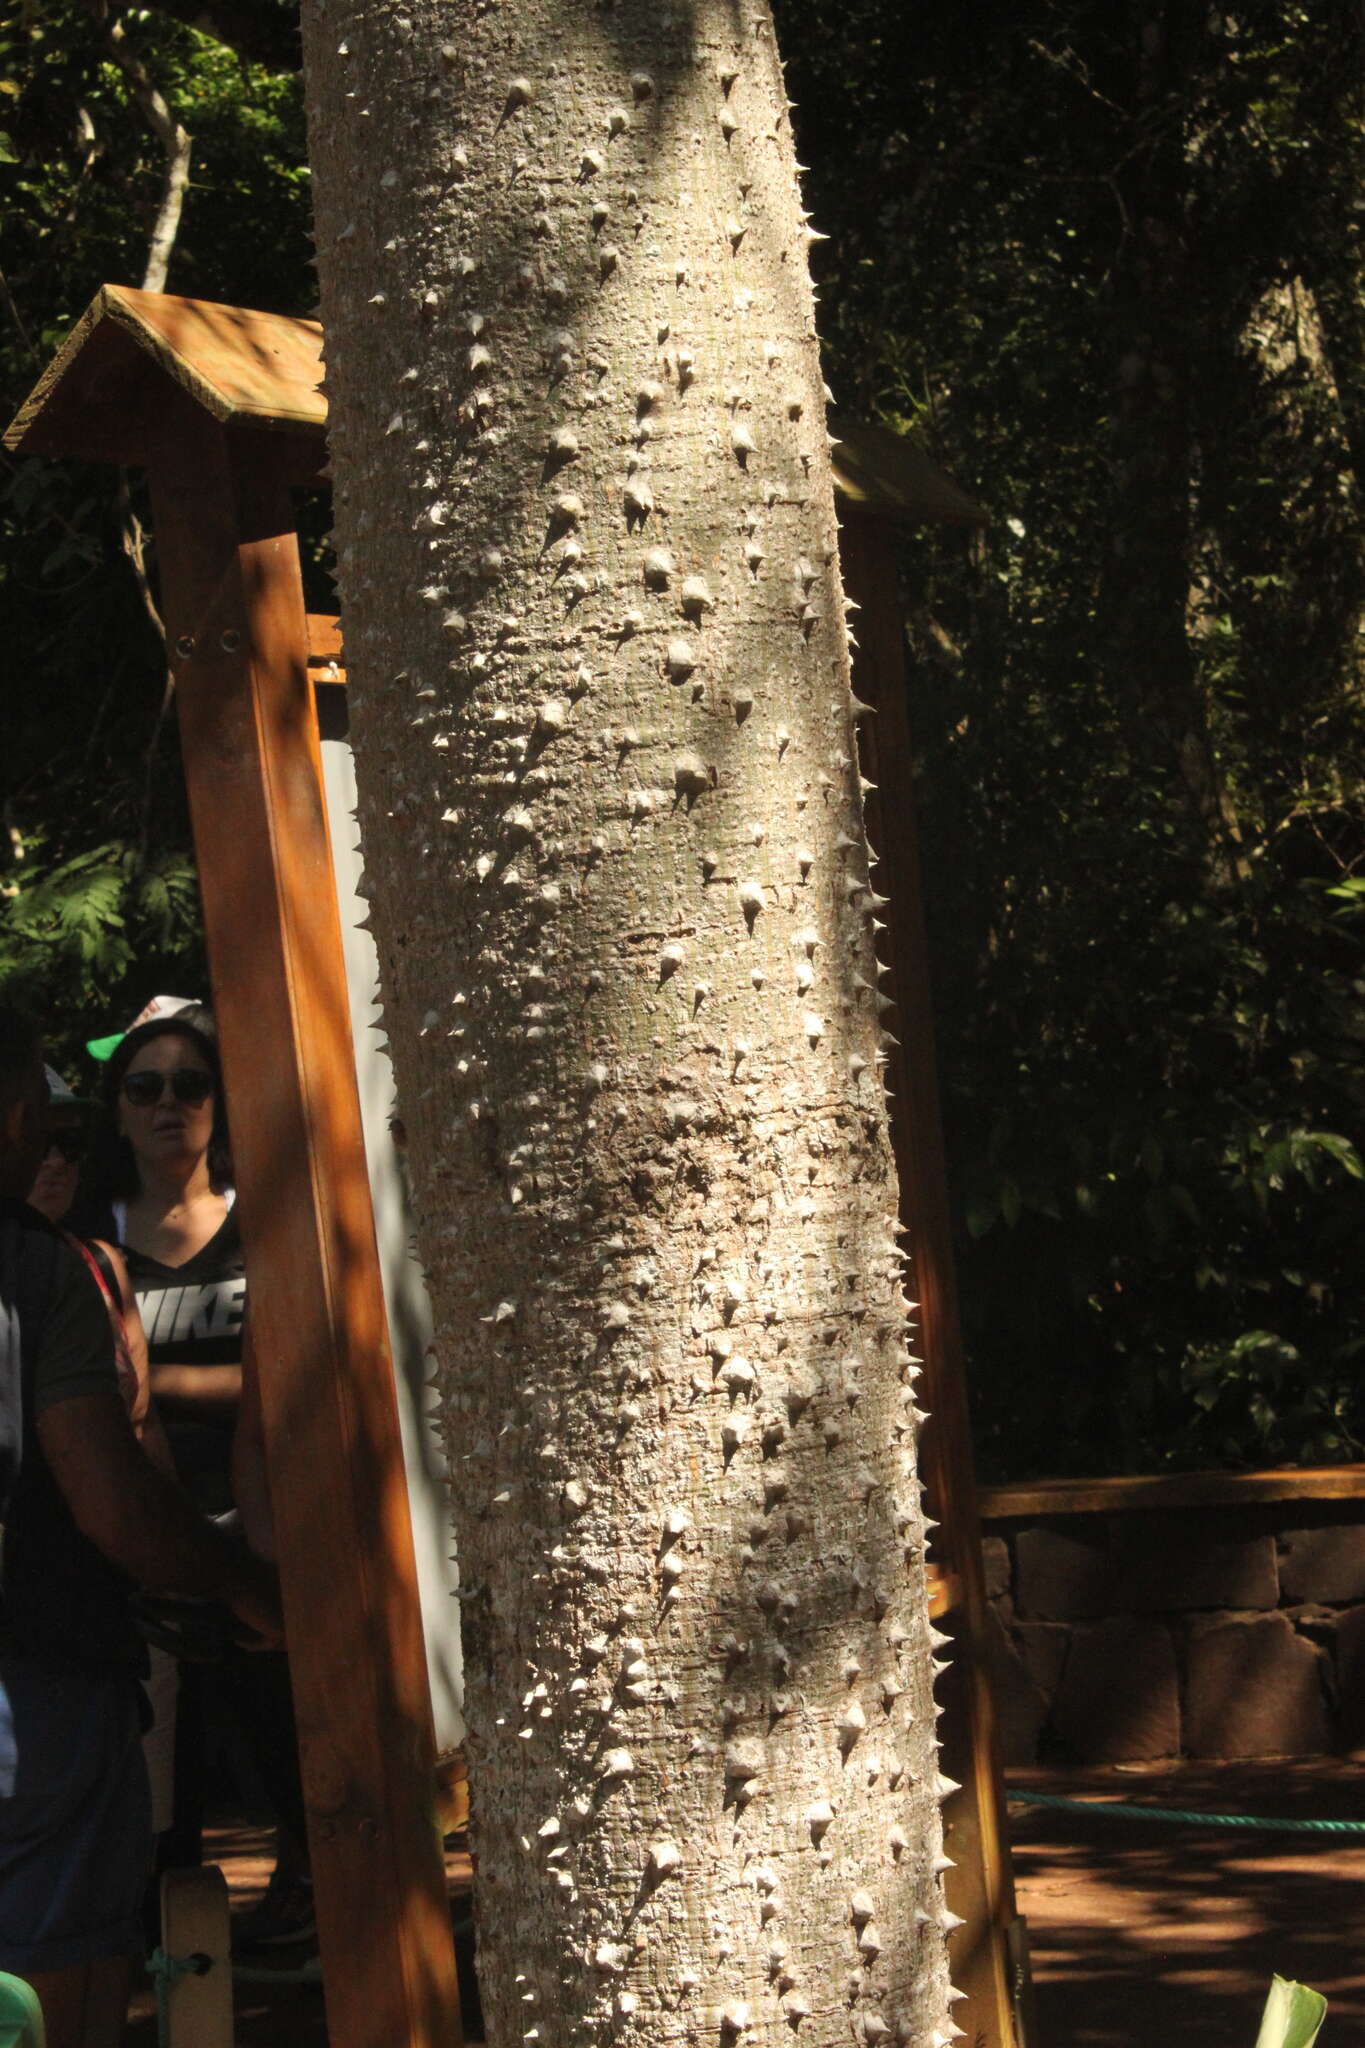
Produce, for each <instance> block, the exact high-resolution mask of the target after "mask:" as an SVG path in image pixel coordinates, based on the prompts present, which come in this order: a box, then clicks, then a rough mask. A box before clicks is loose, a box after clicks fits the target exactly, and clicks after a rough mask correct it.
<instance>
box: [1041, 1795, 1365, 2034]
mask: <svg viewBox="0 0 1365 2048" xmlns="http://www.w3.org/2000/svg"><path fill="white" fill-rule="evenodd" d="M1010 1784H1011V1786H1018V1787H1028V1788H1031V1789H1033V1790H1035V1791H1047V1792H1062V1793H1069V1794H1071V1795H1073V1796H1076V1797H1084V1798H1088V1797H1096V1798H1108V1799H1122V1800H1126V1801H1132V1802H1134V1803H1137V1804H1141V1805H1150V1806H1175V1807H1184V1808H1189V1809H1194V1810H1197V1811H1202V1812H1216V1813H1256V1814H1275V1815H1285V1816H1287V1817H1290V1818H1297V1819H1307V1818H1325V1819H1335V1820H1357V1819H1361V1820H1365V1771H1363V1770H1362V1768H1361V1766H1360V1764H1359V1763H1353V1762H1337V1761H1329V1762H1325V1763H1311V1764H1303V1763H1269V1764H1255V1765H1246V1764H1237V1765H1231V1764H1225V1765H1219V1766H1212V1767H1210V1766H1200V1765H1184V1766H1181V1767H1177V1768H1175V1769H1170V1768H1164V1769H1162V1770H1159V1771H1152V1770H1144V1771H1140V1772H1139V1771H1132V1770H1092V1771H1017V1772H1011V1773H1010ZM1010 1814H1011V1830H1010V1831H1011V1837H1012V1840H1013V1845H1014V1869H1015V1883H1016V1886H1017V1888H1018V1893H1019V1906H1020V1911H1021V1912H1022V1913H1024V1914H1025V1916H1026V1917H1027V1920H1028V1923H1029V1935H1030V1941H1031V1947H1032V1953H1033V1975H1034V1983H1035V1986H1036V1994H1037V2004H1038V2022H1039V2025H1038V2034H1039V2039H1038V2042H1037V2043H1036V2044H1031V2048H1253V2043H1254V2042H1255V2039H1256V2029H1257V2025H1258V2023H1259V2019H1260V2011H1261V2007H1262V2005H1263V2004H1264V2001H1265V1994H1266V1991H1267V1989H1268V1987H1269V1981H1270V1976H1271V1973H1272V1971H1275V1970H1278V1971H1279V1973H1280V1974H1281V1976H1286V1977H1297V1978H1299V1979H1300V1980H1301V1981H1302V1982H1303V1983H1306V1984H1312V1985H1314V1986H1315V1987H1316V1989H1318V1990H1319V1991H1321V1992H1323V1993H1324V1994H1325V1995H1326V1997H1327V1999H1328V2016H1327V2023H1326V2025H1325V2027H1324V2029H1323V2033H1322V2048H1360V2044H1361V2043H1365V1929H1363V1928H1362V1917H1365V1835H1362V1836H1358V1837H1332V1836H1326V1835H1316V1836H1315V1835H1285V1834H1249V1833H1248V1834H1243V1833H1240V1832H1239V1833H1232V1832H1229V1831H1225V1830H1222V1829H1212V1828H1202V1829H1198V1828H1185V1827H1172V1826H1167V1825H1158V1824H1154V1823H1149V1822H1131V1821H1121V1820H1103V1819H1100V1818H1099V1817H1097V1816H1093V1815H1090V1814H1074V1815H1073V1814H1060V1813H1055V1812H1046V1811H1043V1810H1041V1809H1038V1808H1031V1807H1023V1806H1018V1805H1016V1806H1012V1807H1011V1810H1010Z"/></svg>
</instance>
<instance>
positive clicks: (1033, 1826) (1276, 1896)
mask: <svg viewBox="0 0 1365 2048" xmlns="http://www.w3.org/2000/svg"><path fill="white" fill-rule="evenodd" d="M1009 1783H1010V1785H1011V1786H1012V1787H1020V1788H1028V1789H1031V1790H1034V1791H1046V1792H1060V1793H1064V1794H1067V1795H1070V1796H1074V1797H1078V1798H1086V1799H1096V1800H1100V1799H1111V1800H1113V1799H1120V1800H1124V1801H1127V1802H1130V1803H1133V1804H1136V1805H1148V1806H1177V1807H1186V1808H1193V1809H1196V1810H1199V1811H1202V1812H1214V1813H1256V1814H1272V1815H1282V1816H1286V1817H1289V1818H1295V1819H1332V1820H1357V1819H1365V1768H1362V1765H1361V1764H1360V1763H1358V1762H1352V1761H1335V1760H1327V1761H1324V1762H1313V1763H1283V1762H1282V1763H1274V1762H1272V1763H1258V1764H1222V1765H1185V1766H1178V1765H1177V1766H1174V1767H1171V1768H1161V1769H1150V1768H1144V1769H1142V1770H1122V1769H1111V1770H1086V1771H1063V1770H1051V1771H1013V1772H1011V1773H1010V1774H1009ZM1010 1835H1011V1840H1012V1843H1013V1848H1014V1868H1015V1881H1016V1885H1017V1887H1018V1893H1019V1908H1020V1911H1021V1912H1022V1913H1023V1914H1024V1915H1025V1916H1026V1918H1027V1920H1028V1923H1029V1934H1030V1939H1031V1944H1032V1951H1033V1972H1034V1982H1035V1987H1036V1993H1037V2004H1038V2021H1039V2026H1038V2039H1037V2041H1036V2042H1031V2043H1030V2044H1029V2048H1252V2044H1253V2043H1254V2041H1255V2039H1256V2028H1257V2025H1258V2022H1259V2019H1260V2012H1261V2007H1262V2005H1263V2004H1264V2002H1265V1994H1266V1989H1267V1987H1268V1985H1269V1981H1270V1976H1271V1973H1272V1971H1275V1970H1278V1971H1279V1972H1280V1974H1281V1975H1282V1976H1287V1977H1297V1978H1299V1979H1300V1980H1301V1981H1302V1982H1304V1983H1307V1984H1312V1985H1315V1986H1316V1987H1317V1989H1318V1990H1319V1991H1322V1992H1324V1993H1325V1994H1326V1997H1327V1999H1328V2002H1329V2004H1328V2017H1327V2026H1326V2028H1325V2030H1324V2034H1323V2048H1354V2044H1356V2043H1360V2042H1362V2041H1365V1940H1363V1939H1362V1938H1361V1934H1360V1922H1361V1909H1360V1902H1361V1899H1362V1896H1365V1889H1363V1888H1365V1835H1362V1836H1357V1837H1351V1836H1344V1837H1343V1836H1331V1835H1284V1834H1261V1833H1256V1834H1252V1833H1240V1832H1238V1833H1234V1832H1231V1831H1225V1830H1222V1829H1211V1828H1193V1827H1190V1828H1186V1827H1172V1826H1168V1825H1162V1824H1155V1823H1148V1822H1138V1821H1127V1820H1117V1819H1104V1818H1102V1817H1101V1816H1100V1815H1099V1814H1096V1813H1080V1814H1073V1813H1057V1812H1052V1811H1046V1810H1043V1809H1041V1808H1037V1807H1024V1806H1019V1805H1012V1806H1011V1808H1010ZM208 1849H209V1854H210V1855H211V1856H212V1857H213V1858H214V1860H216V1861H218V1862H220V1863H221V1864H222V1865H223V1868H224V1870H225V1872H226V1874H227V1878H228V1883H229V1886H230V1888H231V1893H232V1910H233V1913H234V1915H237V1914H241V1913H245V1912H247V1911H248V1910H249V1909H250V1907H251V1906H252V1905H253V1904H254V1903H255V1901H256V1900H257V1899H258V1898H259V1897H260V1895H261V1893H262V1892H263V1891H264V1889H265V1885H266V1880H267V1879H268V1877H269V1875H270V1837H269V1832H268V1830H266V1829H265V1828H263V1827H260V1826H258V1825H255V1824H253V1823H251V1822H248V1821H244V1820H232V1821H228V1822H225V1823H222V1824H220V1825H218V1826H216V1827H214V1828H213V1829H211V1830H210V1837H209V1845H208ZM447 1870H448V1874H449V1876H450V1879H451V1882H452V1887H453V1888H454V1889H455V1890H457V1891H458V1890H460V1889H463V1888H464V1887H465V1886H467V1884H468V1882H469V1865H468V1859H467V1858H465V1857H458V1856H452V1857H450V1858H448V1859H447ZM128 2042H129V2048H155V2042H156V2017H155V2009H154V2005H153V2001H152V1999H151V1997H150V1995H149V1994H148V1993H145V1992H144V1993H142V1994H140V1995H139V1997H138V1999H137V2002H136V2004H135V2006H134V2009H133V2022H132V2025H131V2026H130V2028H129V2034H128ZM236 2042H237V2048H327V2030H326V2021H325V2017H324V2013H323V2001H322V1993H321V1991H320V1989H318V1988H317V1987H316V1986H310V1985H300V1984H290V1983H284V1982H282V1983H280V1984H278V1985H274V1984H271V1985H261V1984H259V1983H250V1984H248V1983H240V1982H239V1983H238V1984H237V1986H236Z"/></svg>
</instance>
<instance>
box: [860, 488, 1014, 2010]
mask: <svg viewBox="0 0 1365 2048" xmlns="http://www.w3.org/2000/svg"><path fill="white" fill-rule="evenodd" d="M839 552H840V560H841V565H842V569H843V577H844V588H845V589H846V591H847V592H848V595H849V596H850V597H851V598H852V599H853V600H854V602H855V603H856V604H857V605H858V606H859V607H860V609H859V610H858V611H857V612H855V613H854V614H853V622H852V623H853V629H854V634H855V637H856V639H857V642H858V648H857V651H856V653H855V656H854V662H853V681H854V687H855V689H856V690H857V691H858V694H859V696H860V697H862V698H863V699H864V700H865V701H866V702H868V703H870V704H872V705H874V706H875V707H876V716H875V717H874V718H870V719H865V720H864V721H863V723H862V725H861V727H860V729H859V748H860V752H861V754H862V766H863V773H864V775H865V776H867V777H868V779H869V780H870V781H872V782H874V783H877V784H879V785H880V789H879V790H878V791H874V792H873V793H872V794H871V795H870V796H869V799H868V805H867V822H868V837H869V839H870V840H871V842H872V846H873V849H874V851H875V853H876V855H877V868H876V876H877V879H878V886H879V889H880V892H881V894H882V895H884V896H886V897H887V898H888V899H889V901H888V903H887V907H886V910H885V913H884V914H885V918H886V924H887V934H886V936H887V940H888V945H887V949H886V958H887V960H888V961H889V963H890V967H891V993H892V994H893V996H894V998H895V1002H896V1008H895V1011H894V1013H893V1014H892V1016H891V1017H890V1018H889V1019H888V1021H889V1022H890V1024H891V1027H892V1031H893V1034H894V1035H895V1036H896V1037H898V1038H899V1039H900V1041H901V1044H900V1047H899V1049H898V1050H896V1051H895V1052H894V1054H893V1057H892V1061H891V1064H890V1067H889V1070H888V1075H887V1079H888V1083H889V1085H890V1087H891V1090H892V1098H891V1135H892V1141H893V1143H894V1146H895V1152H896V1167H897V1172H898V1175H899V1180H900V1194H901V1220H902V1222H903V1223H904V1225H905V1229H906V1233H907V1237H908V1241H909V1247H910V1257H911V1268H910V1277H911V1289H912V1293H913V1295H914V1296H915V1298H916V1299H917V1300H918V1303H919V1337H920V1342H919V1349H920V1350H921V1351H922V1353H923V1356H924V1372H923V1376H922V1378H921V1381H920V1387H921V1400H922V1402H923V1405H924V1407H925V1408H926V1409H927V1410H928V1411H929V1416H930V1420H929V1423H928V1426H927V1428H926V1430H925V1432H924V1437H923V1442H922V1447H921V1462H920V1477H921V1479H922V1480H923V1481H924V1489H925V1498H926V1501H927V1504H928V1507H929V1510H930V1513H931V1514H932V1515H934V1516H935V1517H936V1519H937V1520H938V1522H939V1524H940V1527H939V1529H938V1531H937V1532H936V1534H935V1535H934V1538H933V1543H932V1549H933V1552H934V1555H935V1563H936V1566H937V1570H938V1574H939V1579H938V1585H939V1587H940V1588H941V1589H942V1591H941V1593H940V1596H939V1598H938V1599H935V1598H934V1597H933V1593H932V1591H931V1606H932V1607H934V1608H937V1609H938V1611H939V1615H940V1616H941V1618H938V1626H939V1627H941V1628H942V1629H943V1630H944V1632H945V1633H946V1634H948V1635H950V1636H951V1637H952V1639H953V1643H952V1648H951V1649H950V1650H949V1651H947V1652H946V1653H945V1654H946V1655H947V1656H948V1657H949V1658H950V1660H951V1662H950V1664H949V1668H948V1669H947V1671H945V1672H944V1673H943V1675H942V1676H941V1678H940V1679H939V1682H938V1687H937V1697H938V1700H939V1703H940V1705H941V1706H942V1708H943V1718H942V1722H941V1724H940V1729H941V1734H942V1740H943V1752H942V1754H943V1769H944V1771H945V1772H946V1773H947V1775H948V1776H949V1777H951V1778H956V1779H957V1780H958V1782H959V1785H960V1787H961V1789H960V1790H959V1791H958V1792H956V1793H955V1794H954V1795H953V1796H952V1797H951V1798H950V1799H949V1800H948V1801H947V1803H946V1804H945V1806H944V1811H943V1821H944V1834H945V1846H946V1851H947V1854H948V1855H950V1856H952V1857H953V1858H954V1859H955V1860H956V1864H957V1868H956V1869H955V1870H953V1871H950V1872H949V1874H948V1878H947V1893H948V1903H949V1906H950V1907H951V1909H952V1911H953V1912H954V1913H957V1914H960V1915H961V1917H962V1919H963V1921H964V1923H965V1924H964V1925H963V1926H962V1927H960V1928H959V1929H958V1930H957V1932H956V1933H955V1934H954V1935H953V1937H952V1942H951V1945H950V1949H949V1954H950V1956H951V1958H952V1967H953V1981H954V1983H955V1984H956V1985H957V1986H958V1988H959V1989H960V1990H962V1991H964V1992H965V1993H966V1994H967V1995H966V1999H965V2002H964V2003H963V2005H961V2006H960V2007H958V2008H956V2009H955V2012H954V2017H955V2019H956V2021H957V2024H958V2025H959V2026H960V2027H962V2028H964V2029H965V2031H966V2034H967V2038H968V2040H969V2041H971V2042H973V2043H974V2044H976V2043H979V2044H980V2048H1015V2044H1016V2043H1018V2042H1020V2041H1021V2031H1020V2023H1019V2000H1018V1999H1017V1997H1016V1984H1015V1978H1016V1974H1017V1965H1016V1963H1015V1962H1014V1961H1013V1960H1012V1956H1011V1943H1012V1942H1014V1945H1015V1949H1016V1952H1017V1951H1018V1942H1017V1939H1016V1937H1015V1936H1012V1934H1011V1929H1012V1928H1013V1926H1014V1923H1015V1921H1016V1919H1017V1915H1016V1911H1015V1904H1014V1880H1013V1876H1012V1873H1011V1870H1010V1860H1009V1848H1008V1836H1007V1834H1006V1819H1005V1801H1004V1786H1003V1781H1002V1779H1001V1775H1000V1764H999V1757H998V1754H997V1749H996V1742H995V1722H994V1708H993V1704H992V1700H991V1694H990V1687H989V1685H988V1683H987V1679H986V1671H985V1660H984V1656H983V1639H984V1637H983V1632H984V1627H985V1610H986V1588H985V1580H984V1576H983V1572H982V1562H981V1528H980V1522H979V1519H978V1516H977V1510H976V1479H975V1473H974V1469H973V1463H972V1447H971V1436H970V1431H969V1426H968V1418H967V1398H966V1386H965V1381H964V1377H963V1362H962V1340H961V1332H960V1328H959V1323H958V1313H957V1292H956V1284H955V1280H954V1274H953V1251H952V1232H951V1228H950V1224H949V1218H948V1191H947V1173H946V1167H945V1163H944V1155H943V1134H942V1127H941V1124H940V1120H939V1107H938V1079H937V1068H936V1061H935V1055H934V1028H933V1016H932V1012H931V1010H930V1005H929V972H928V958H927V953H928V941H927V938H926V935H925V929H924V909H923V902H922V896H921V887H920V868H919V849H918V844H917V840H916V835H915V819H914V803H913V798H912V786H911V777H912V767H913V756H912V753H911V747H910V726H909V711H908V706H907V703H906V676H905V656H904V639H903V632H904V629H903V625H902V609H901V605H900V600H899V577H898V573H897V561H896V545H895V535H894V532H893V530H892V529H891V527H889V526H888V525H887V524H886V523H885V522H884V521H880V520H875V519H871V518H866V517H859V516H853V517H850V516H848V514H847V512H846V511H845V512H844V513H843V515H842V521H841V527H840V548H839ZM945 1595H947V1596H949V1597H950V1598H951V1603H952V1604H951V1606H947V1605H946V1601H945V1599H944V1596H945ZM936 1618H937V1617H936Z"/></svg>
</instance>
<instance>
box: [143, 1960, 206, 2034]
mask: <svg viewBox="0 0 1365 2048" xmlns="http://www.w3.org/2000/svg"><path fill="white" fill-rule="evenodd" d="M212 1968H213V1957H212V1956H206V1955H205V1954H204V1952H203V1950H202V1949H196V1950H195V1951H194V1953H193V1955H188V1956H172V1955H167V1953H166V1951H165V1949H164V1948H154V1949H153V1950H152V1953H151V1954H150V1955H149V1956H148V1958H147V1975H148V1976H149V1977H150V1978H151V1980H152V1983H153V1984H154V1985H155V1986H156V2038H157V2044H158V2048H170V2038H171V2007H170V1996H171V1987H172V1985H175V1984H178V1983H179V1982H180V1979H181V1978H182V1977H204V1976H207V1974H208V1972H209V1971H210V1970H211V1969H212Z"/></svg>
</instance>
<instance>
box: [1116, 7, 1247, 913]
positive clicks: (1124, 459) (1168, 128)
mask: <svg viewBox="0 0 1365 2048" xmlns="http://www.w3.org/2000/svg"><path fill="white" fill-rule="evenodd" d="M1131 21H1132V30H1133V50H1132V65H1133V82H1132V89H1131V101H1130V104H1131V113H1130V119H1129V122H1128V124H1127V128H1126V130H1125V141H1126V142H1127V145H1128V146H1127V148H1126V149H1125V153H1124V158H1123V162H1122V164H1121V166H1120V168H1119V170H1118V172H1117V174H1116V177H1115V181H1114V184H1115V192H1116V195H1117V196H1118V198H1119V200H1120V204H1121V206H1122V210H1123V218H1124V223H1125V235H1124V241H1123V245H1122V248H1121V250H1120V253H1119V258H1118V261H1117V263H1116V266H1115V279H1114V294H1115V300H1116V307H1115V313H1116V342H1117V357H1118V360H1117V363H1116V375H1115V381H1114V402H1113V416H1112V422H1111V426H1110V433H1109V445H1110V453H1111V466H1112V471H1113V496H1112V505H1111V512H1110V522H1109V534H1108V546H1107V551H1106V561H1105V573H1104V579H1103V585H1102V589H1101V596H1100V602H1101V608H1102V614H1103V617H1104V620H1105V625H1106V630H1107V639H1108V645H1109V661H1110V667H1111V672H1112V674H1113V675H1114V678H1115V680H1116V682H1117V685H1118V693H1119V704H1120V712H1121V716H1122V718H1123V722H1124V728H1125V732H1126V736H1127V742H1128V748H1129V753H1130V757H1131V760H1132V763H1133V767H1134V771H1135V773H1136V775H1137V776H1138V777H1139V778H1141V779H1143V780H1146V781H1150V782H1151V783H1153V784H1154V785H1156V786H1160V785H1161V784H1163V783H1166V784H1168V785H1169V786H1170V788H1171V789H1172V792H1173V796H1174V799H1175V801H1174V803H1173V805H1172V815H1173V818H1174V819H1176V820H1179V821H1180V822H1181V823H1182V824H1183V831H1182V833H1181V835H1180V836H1181V838H1182V839H1183V841H1184V844H1185V847H1186V850H1187V858H1188V860H1189V863H1190V865H1191V866H1192V867H1193V868H1194V869H1195V870H1196V871H1200V872H1202V873H1203V874H1205V875H1206V876H1207V878H1208V881H1209V882H1210V884H1211V885H1212V886H1213V888H1214V889H1215V890H1223V889H1225V888H1227V887H1228V886H1229V885H1230V884H1231V882H1232V880H1233V878H1234V876H1235V874H1236V872H1237V864H1238V859H1239V854H1238V848H1237V841H1238V836H1239V834H1238V826H1237V819H1236V815H1235V813H1234V811H1233V808H1232V804H1231V801H1230V798H1229V796H1228V793H1227V790H1226V788H1225V787H1224V783H1223V777H1222V773H1221V770H1220V767H1219V763H1218V757H1217V754H1216V752H1215V749H1214V745H1213V740H1212V737H1211V734H1210V732H1209V726H1208V713H1207V709H1206V706H1205V704H1204V701H1203V698H1202V696H1201V693H1200V689H1199V682H1198V677H1197V674H1196V668H1195V660H1194V650H1193V648H1192V646H1191V643H1190V630H1189V614H1190V597H1191V588H1192V583H1193V570H1192V553H1193V550H1192V539H1191V531H1190V493H1191V487H1192V477H1193V470H1192V464H1193V454H1194V442H1193V428H1192V419H1191V378H1192V366H1191V350H1192V341H1193V333H1194V327H1195V321H1196V305H1197V276H1198V265H1197V263H1196V262H1195V261H1194V260H1193V258H1192V255H1191V250H1190V246H1189V227H1188V223H1187V219H1186V213H1187V206H1188V183H1189V173H1188V164H1187V157H1186V150H1187V138H1186V122H1185V106H1186V101H1187V99H1188V98H1190V97H1192V95H1193V92H1194V89H1195V81H1196V80H1197V79H1198V78H1199V77H1200V76H1202V70H1201V66H1202V64H1203V62H1204V44H1205V37H1206V25H1205V23H1204V21H1203V19H1202V16H1201V14H1200V12H1199V10H1197V9H1192V8H1189V7H1182V6H1180V5H1178V4H1175V5H1173V4H1170V0H1158V4H1147V0H1139V4H1137V5H1135V6H1134V7H1133V8H1132V9H1131Z"/></svg>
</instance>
